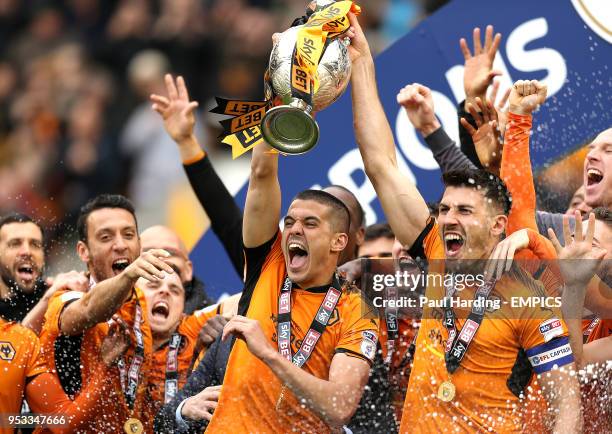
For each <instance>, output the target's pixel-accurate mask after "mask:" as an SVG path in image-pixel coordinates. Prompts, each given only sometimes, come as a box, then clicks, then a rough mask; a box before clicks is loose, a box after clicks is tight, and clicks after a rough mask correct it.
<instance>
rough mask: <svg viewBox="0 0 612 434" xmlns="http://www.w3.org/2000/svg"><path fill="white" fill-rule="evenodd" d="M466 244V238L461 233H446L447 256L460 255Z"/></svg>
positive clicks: (445, 251)
mask: <svg viewBox="0 0 612 434" xmlns="http://www.w3.org/2000/svg"><path fill="white" fill-rule="evenodd" d="M464 244H465V238H463V236H462V235H461V234H458V233H456V232H446V233H445V234H444V253H445V254H446V257H447V258H456V257H458V256H459V254H460V252H461V249H462V248H463V245H464Z"/></svg>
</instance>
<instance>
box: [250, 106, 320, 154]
mask: <svg viewBox="0 0 612 434" xmlns="http://www.w3.org/2000/svg"><path fill="white" fill-rule="evenodd" d="M310 110H311V107H309V106H308V105H307V104H306V103H305V102H304V101H301V100H299V99H294V100H293V101H292V102H291V104H290V105H280V106H277V107H274V108H272V109H270V110H268V111H267V112H266V114H265V115H264V117H263V119H262V121H261V133H262V135H263V137H264V140H265V141H266V142H267V143H268V144H269V145H270V146H272V147H273V148H274V149H277V150H278V151H280V152H282V153H284V154H292V155H297V154H303V153H305V152H308V151H310V150H311V149H312V148H313V147H314V146H315V145H316V144H317V142H318V141H319V125H318V124H317V123H316V122H315V120H314V119H313V117H312V116H311V115H310V113H309V112H310Z"/></svg>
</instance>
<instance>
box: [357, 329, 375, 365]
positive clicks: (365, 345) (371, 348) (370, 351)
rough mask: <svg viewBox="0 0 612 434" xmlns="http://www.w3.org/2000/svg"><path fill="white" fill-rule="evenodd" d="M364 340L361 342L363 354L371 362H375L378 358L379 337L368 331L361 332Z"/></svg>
mask: <svg viewBox="0 0 612 434" xmlns="http://www.w3.org/2000/svg"><path fill="white" fill-rule="evenodd" d="M361 336H362V337H363V340H362V341H361V353H362V354H363V355H364V356H366V357H367V358H368V359H369V360H370V361H373V360H374V356H376V343H377V342H378V336H376V333H374V332H372V331H369V330H366V331H363V332H361Z"/></svg>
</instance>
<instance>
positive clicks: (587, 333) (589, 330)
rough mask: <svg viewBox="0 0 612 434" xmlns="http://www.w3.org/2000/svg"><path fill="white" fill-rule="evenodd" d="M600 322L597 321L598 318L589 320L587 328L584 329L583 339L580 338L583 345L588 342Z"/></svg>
mask: <svg viewBox="0 0 612 434" xmlns="http://www.w3.org/2000/svg"><path fill="white" fill-rule="evenodd" d="M600 321H601V320H600V319H599V317H595V318H593V319H592V320H591V322H590V323H589V325H588V326H587V328H586V329H584V332H583V337H582V340H583V341H584V343H586V342H587V341H588V339H589V336H591V333H593V330H595V327H597V324H599V322H600Z"/></svg>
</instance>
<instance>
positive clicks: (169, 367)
mask: <svg viewBox="0 0 612 434" xmlns="http://www.w3.org/2000/svg"><path fill="white" fill-rule="evenodd" d="M181 339H182V338H181V335H179V334H178V333H174V334H173V335H172V337H171V338H170V344H169V345H168V356H167V357H166V382H165V384H164V403H165V404H168V403H169V402H170V401H172V399H174V397H175V396H176V393H177V392H178V353H179V348H180V347H181Z"/></svg>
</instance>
